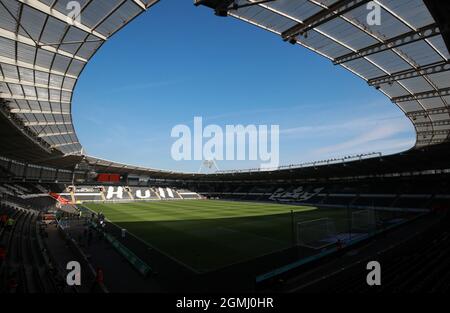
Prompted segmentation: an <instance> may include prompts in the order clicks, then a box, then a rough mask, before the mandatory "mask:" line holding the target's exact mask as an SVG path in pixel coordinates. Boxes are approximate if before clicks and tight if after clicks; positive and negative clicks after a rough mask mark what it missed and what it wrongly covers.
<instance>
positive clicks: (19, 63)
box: [0, 56, 78, 79]
mask: <svg viewBox="0 0 450 313" xmlns="http://www.w3.org/2000/svg"><path fill="white" fill-rule="evenodd" d="M0 63H4V64H8V65H13V66H18V67H23V68H27V69H30V70H34V71H39V72H44V73H48V74H54V75H59V76H63V77H64V76H65V77H70V78H73V79H78V77H77V76H74V75H70V74H65V73H63V72H60V71H55V70H49V69H48V68H45V67H42V66H38V65H35V64H31V63H27V62H22V61H18V60H14V59H11V58H5V57H3V56H0Z"/></svg>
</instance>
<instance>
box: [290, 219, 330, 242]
mask: <svg viewBox="0 0 450 313" xmlns="http://www.w3.org/2000/svg"><path fill="white" fill-rule="evenodd" d="M336 241H337V236H336V227H335V224H334V222H333V221H332V220H331V219H330V218H320V219H317V220H311V221H304V222H298V223H297V244H298V245H299V246H304V247H308V248H312V249H322V248H325V247H327V246H329V245H332V244H335V243H336Z"/></svg>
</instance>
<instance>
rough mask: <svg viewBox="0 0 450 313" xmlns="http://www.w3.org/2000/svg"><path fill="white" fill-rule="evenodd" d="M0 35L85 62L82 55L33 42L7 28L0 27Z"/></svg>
mask: <svg viewBox="0 0 450 313" xmlns="http://www.w3.org/2000/svg"><path fill="white" fill-rule="evenodd" d="M0 37H3V38H6V39H10V40H13V41H16V42H20V43H23V44H25V45H28V46H31V47H35V48H39V49H42V50H46V51H48V52H52V53H56V54H59V55H62V56H65V57H68V58H71V59H77V60H79V61H81V62H85V63H86V62H87V60H86V59H84V58H82V57H79V56H76V55H73V54H71V53H69V52H67V51H64V50H61V49H56V48H55V47H53V46H51V45H46V44H45V43H40V42H35V41H34V40H32V39H30V38H28V37H25V36H22V35H20V34H16V33H13V32H11V31H8V30H6V29H3V28H0Z"/></svg>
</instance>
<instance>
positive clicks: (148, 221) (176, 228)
mask: <svg viewBox="0 0 450 313" xmlns="http://www.w3.org/2000/svg"><path fill="white" fill-rule="evenodd" d="M84 206H86V207H88V208H89V209H91V210H93V211H96V212H102V213H103V214H104V215H105V216H106V218H107V219H108V220H109V221H111V222H112V223H114V224H116V225H118V226H120V227H122V228H125V229H127V230H128V232H130V233H132V234H133V235H135V236H136V237H138V238H140V239H142V240H143V241H145V242H146V243H148V244H149V245H151V246H153V247H154V248H156V249H158V250H160V251H162V252H163V253H165V254H167V255H169V256H170V257H172V258H174V259H176V260H178V261H179V262H181V263H183V264H185V265H187V266H189V267H190V268H193V269H195V270H197V271H208V270H213V269H217V268H220V267H223V266H227V265H230V264H233V263H237V262H241V261H244V260H248V259H252V258H256V257H258V256H262V255H266V254H269V253H272V252H276V251H279V250H282V249H286V248H289V247H290V246H292V244H293V229H295V228H294V227H292V225H296V223H297V222H300V221H310V220H315V219H320V218H324V217H328V218H332V219H333V220H334V221H335V225H336V230H337V231H339V228H344V227H345V226H346V222H344V221H345V220H346V210H339V209H322V208H321V209H318V208H315V207H306V206H294V205H284V204H272V203H255V202H235V201H220V200H181V201H154V202H132V203H116V204H111V203H89V204H84ZM291 210H292V211H294V214H291ZM293 218H294V223H292V220H293ZM342 231H344V229H342Z"/></svg>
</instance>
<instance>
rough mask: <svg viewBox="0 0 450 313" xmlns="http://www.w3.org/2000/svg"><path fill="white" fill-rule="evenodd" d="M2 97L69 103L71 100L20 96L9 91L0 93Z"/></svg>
mask: <svg viewBox="0 0 450 313" xmlns="http://www.w3.org/2000/svg"><path fill="white" fill-rule="evenodd" d="M0 97H1V98H3V99H14V100H29V101H45V102H55V103H68V104H70V101H64V100H57V99H47V98H37V97H27V96H18V95H11V94H7V93H0Z"/></svg>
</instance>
